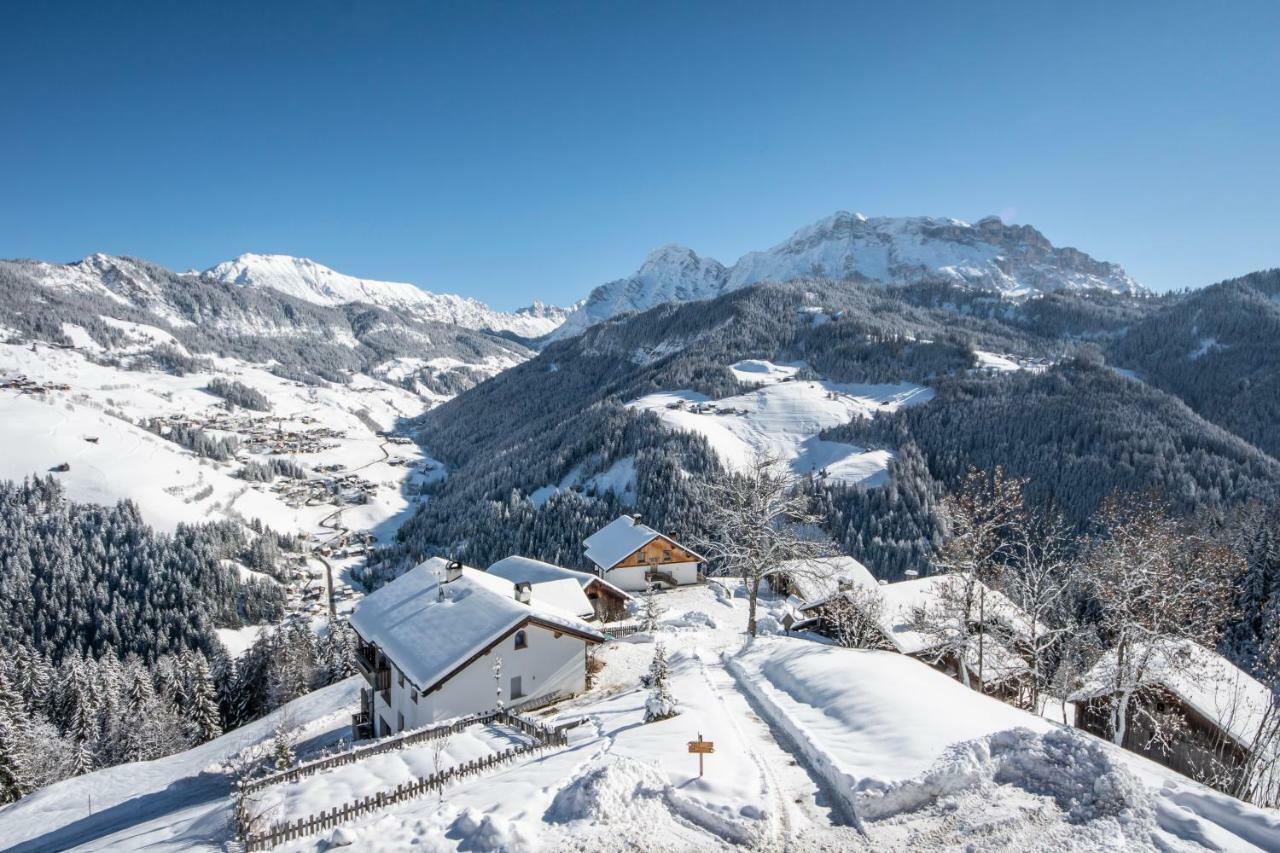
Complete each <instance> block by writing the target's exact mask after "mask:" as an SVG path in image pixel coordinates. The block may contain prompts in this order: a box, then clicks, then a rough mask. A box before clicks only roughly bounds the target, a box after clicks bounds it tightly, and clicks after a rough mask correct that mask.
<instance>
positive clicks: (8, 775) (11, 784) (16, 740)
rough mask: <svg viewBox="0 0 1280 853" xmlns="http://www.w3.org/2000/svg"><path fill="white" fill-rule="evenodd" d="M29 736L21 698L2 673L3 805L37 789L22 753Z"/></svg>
mask: <svg viewBox="0 0 1280 853" xmlns="http://www.w3.org/2000/svg"><path fill="white" fill-rule="evenodd" d="M28 735H29V733H28V732H27V726H26V711H25V710H24V709H23V707H22V699H21V697H20V696H19V695H18V693H17V691H16V690H14V689H13V688H12V686H11V685H10V683H9V679H8V677H7V676H6V675H5V674H4V672H3V671H0V805H2V804H4V803H12V802H14V801H15V800H17V799H19V798H21V797H23V796H25V795H26V794H27V793H28V792H29V791H31V790H32V788H33V787H34V786H33V785H32V783H31V779H30V778H28V774H27V768H26V766H25V765H26V761H25V755H24V754H23V746H24V742H25V741H26V740H27V738H28Z"/></svg>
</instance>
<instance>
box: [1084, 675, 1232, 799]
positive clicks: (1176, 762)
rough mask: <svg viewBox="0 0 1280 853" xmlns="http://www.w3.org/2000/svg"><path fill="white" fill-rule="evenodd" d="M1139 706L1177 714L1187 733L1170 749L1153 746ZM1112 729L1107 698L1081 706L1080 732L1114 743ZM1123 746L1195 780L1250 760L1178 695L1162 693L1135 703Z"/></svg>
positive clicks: (1139, 698)
mask: <svg viewBox="0 0 1280 853" xmlns="http://www.w3.org/2000/svg"><path fill="white" fill-rule="evenodd" d="M1139 704H1141V705H1142V706H1143V707H1145V708H1147V709H1150V710H1152V711H1156V712H1170V711H1173V712H1176V713H1178V714H1181V715H1182V717H1183V719H1184V723H1185V730H1184V731H1183V732H1182V734H1181V736H1180V737H1179V738H1178V739H1177V741H1176V742H1175V743H1173V744H1172V745H1171V746H1170V747H1169V748H1168V749H1165V748H1163V747H1162V746H1160V745H1159V744H1154V743H1152V738H1151V736H1152V729H1151V726H1150V722H1149V721H1148V720H1146V719H1145V718H1144V716H1143V715H1142V714H1141V713H1138V709H1137V707H1135V706H1137V705H1139ZM1110 726H1111V714H1110V710H1109V707H1108V704H1107V700H1106V699H1105V698H1102V699H1091V700H1089V701H1088V702H1086V703H1083V704H1082V705H1080V706H1077V710H1076V727H1077V728H1080V729H1083V730H1085V731H1087V732H1089V733H1090V734H1094V735H1097V736H1098V737H1100V738H1103V739H1104V740H1110V739H1111V734H1110ZM1122 746H1123V747H1124V748H1125V749H1127V750H1129V751H1130V752H1136V753H1138V754H1139V755H1142V756H1145V757H1146V758H1149V759H1151V760H1152V761H1155V762H1156V763H1158V764H1163V765H1164V766H1166V767H1169V768H1171V769H1173V770H1176V771H1178V772H1179V773H1182V774H1183V775H1186V776H1190V777H1191V778H1193V779H1195V778H1199V777H1200V775H1201V774H1202V773H1203V772H1204V770H1205V769H1206V768H1208V767H1210V766H1215V765H1216V766H1219V767H1223V768H1232V769H1235V768H1239V767H1240V766H1241V765H1243V763H1244V761H1245V758H1246V756H1245V753H1244V752H1243V751H1242V750H1241V749H1240V748H1239V747H1237V746H1236V745H1235V744H1234V742H1232V741H1230V740H1229V739H1228V738H1227V737H1226V736H1225V735H1224V734H1223V732H1222V731H1221V730H1220V729H1219V728H1218V727H1217V726H1216V725H1215V724H1214V723H1212V722H1211V721H1209V720H1207V719H1206V718H1205V717H1203V716H1202V715H1201V714H1200V713H1199V712H1197V711H1196V710H1195V709H1194V708H1192V707H1190V706H1189V705H1186V704H1185V703H1183V702H1182V700H1181V699H1179V698H1178V697H1177V696H1175V695H1174V694H1172V693H1170V692H1168V691H1165V690H1161V689H1152V690H1144V691H1142V693H1140V694H1139V695H1138V696H1136V697H1135V698H1134V699H1133V700H1131V704H1130V707H1129V714H1128V718H1127V725H1126V727H1125V736H1124V743H1123V744H1122Z"/></svg>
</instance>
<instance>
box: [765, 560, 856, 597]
mask: <svg viewBox="0 0 1280 853" xmlns="http://www.w3.org/2000/svg"><path fill="white" fill-rule="evenodd" d="M779 569H780V570H781V571H784V572H786V571H788V570H792V571H793V572H794V573H793V574H792V575H791V588H792V589H793V590H794V591H795V596H796V598H798V599H800V600H801V601H803V602H805V606H806V607H809V606H813V605H815V604H817V603H820V602H822V601H825V600H828V599H830V597H831V596H833V595H835V594H836V593H837V592H839V591H840V589H841V587H843V586H845V585H852V586H854V587H867V588H871V587H876V586H878V585H879V582H878V581H876V579H875V577H874V576H873V575H872V574H871V572H870V570H869V569H867V567H866V566H864V565H862V563H859V562H858V561H857V560H855V559H854V558H853V557H846V556H838V557H824V558H822V559H820V560H813V561H804V560H793V561H790V562H786V563H783V564H782V565H781V566H780V567H779Z"/></svg>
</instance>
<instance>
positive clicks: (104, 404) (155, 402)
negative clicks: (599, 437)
mask: <svg viewBox="0 0 1280 853" xmlns="http://www.w3.org/2000/svg"><path fill="white" fill-rule="evenodd" d="M118 322H121V323H123V321H118ZM124 325H126V326H128V327H129V328H130V329H131V333H133V334H137V335H144V334H150V331H149V330H154V331H155V332H161V333H163V332H162V330H158V329H154V327H151V326H143V325H140V324H124ZM163 334H167V333H163ZM210 361H211V366H212V370H211V371H200V372H193V373H188V374H186V375H185V376H174V375H171V374H168V373H159V372H148V371H130V370H121V369H119V368H117V367H112V366H110V365H105V364H97V363H95V362H93V361H90V360H89V359H88V358H87V357H86V353H84V352H79V351H73V350H64V349H55V348H48V347H39V348H38V349H37V351H35V352H32V351H31V348H30V347H29V346H21V345H10V344H0V376H4V377H11V376H19V375H22V376H26V377H27V378H29V379H31V380H33V381H36V382H41V383H49V384H63V383H65V384H66V385H68V386H70V388H69V390H66V391H62V390H47V391H45V392H44V393H41V394H21V395H19V394H15V393H12V392H8V391H0V437H2V438H3V439H4V440H3V441H0V478H3V479H13V480H20V479H22V478H23V477H27V476H31V475H33V474H39V475H41V476H44V475H45V474H46V473H47V472H48V471H49V469H50V468H52V467H54V466H56V465H60V464H62V463H63V462H66V463H69V464H70V466H71V469H70V470H69V471H67V472H64V473H57V474H54V475H53V476H55V477H57V478H58V480H59V481H60V482H61V483H62V484H63V485H64V487H65V488H66V489H67V492H68V496H69V497H70V498H71V499H72V500H76V501H82V502H92V503H100V504H114V503H116V502H117V501H119V500H124V499H128V500H132V501H134V502H135V503H136V504H138V507H139V509H140V510H141V511H142V515H143V518H144V519H145V520H146V521H147V523H148V524H151V525H153V526H155V527H157V528H159V529H161V530H172V529H173V528H174V527H175V526H176V525H177V524H179V523H195V522H200V521H205V520H209V519H211V518H221V519H234V520H249V519H253V518H258V519H261V520H262V521H263V522H264V523H265V524H267V525H269V526H271V527H272V528H274V529H276V530H278V531H283V532H305V533H313V534H318V535H322V536H326V537H327V536H330V535H332V533H333V531H332V529H331V528H326V527H325V526H322V524H321V522H322V521H323V520H324V519H325V518H326V517H327V516H331V515H332V514H333V513H334V510H335V507H333V506H332V505H329V504H316V505H307V506H290V505H289V504H288V503H286V502H285V501H284V500H283V499H282V498H281V497H280V496H279V495H277V494H276V493H274V492H272V491H271V490H270V488H269V486H267V485H264V484H251V483H248V482H246V481H244V480H240V479H238V478H236V477H234V476H233V475H234V473H235V471H236V470H237V469H238V468H240V467H241V464H242V462H241V461H235V462H226V463H217V462H213V461H212V460H208V459H202V458H200V457H198V456H196V455H195V454H193V453H191V452H190V451H188V450H186V449H184V448H183V447H181V446H179V445H178V444H175V443H174V442H171V441H168V440H167V439H164V438H162V437H160V436H157V435H155V434H154V433H151V432H150V431H148V430H145V429H143V428H142V427H140V426H136V425H135V424H136V423H141V422H143V421H145V420H147V419H150V418H157V417H158V418H167V417H169V416H171V415H181V416H184V417H191V418H206V417H210V416H212V415H214V414H218V413H223V414H225V412H223V411H222V409H221V408H220V407H219V400H218V398H216V397H214V396H212V395H210V394H209V393H207V392H206V391H205V390H204V389H205V388H206V387H207V386H208V384H209V382H210V380H211V379H212V378H214V377H215V376H221V377H225V378H229V379H233V380H235V381H238V382H241V383H243V384H245V385H248V386H249V387H251V388H253V389H255V390H257V391H260V392H262V393H263V394H264V395H266V396H267V398H268V399H269V400H270V401H271V403H272V411H271V413H270V414H269V415H266V414H261V413H244V412H241V415H242V416H243V418H244V419H245V422H246V423H247V422H248V420H249V419H257V420H261V421H263V422H267V423H269V424H270V427H271V428H275V427H277V426H278V427H281V428H284V429H295V430H305V429H310V428H319V427H325V428H328V429H331V430H333V431H335V432H336V433H339V434H341V435H342V437H341V438H335V439H332V441H333V443H335V444H336V445H337V446H336V447H333V448H330V449H328V450H325V451H323V452H322V453H318V454H302V455H299V456H296V457H294V460H295V461H297V462H299V463H301V464H302V465H303V466H304V467H311V466H313V465H319V464H326V465H333V464H336V465H339V466H341V467H343V468H344V469H346V470H349V471H354V472H358V473H359V474H360V475H361V476H363V477H364V478H366V479H368V480H370V481H372V482H374V483H376V484H378V485H379V488H378V490H377V491H376V493H374V494H373V495H372V496H371V498H370V501H369V502H368V503H367V504H363V505H351V506H347V507H344V508H343V509H342V517H341V518H342V522H343V523H344V524H345V526H346V527H348V528H350V529H356V530H360V529H363V530H370V531H373V532H374V533H375V534H376V535H377V536H378V537H379V538H381V539H386V538H387V537H389V536H390V535H391V534H392V532H393V531H394V528H395V527H396V526H397V522H398V521H399V520H400V519H402V518H403V517H405V516H406V515H407V514H409V513H410V512H412V510H413V508H414V505H413V503H412V498H411V496H410V494H409V489H408V488H406V486H408V485H411V484H416V483H417V482H423V481H427V480H430V479H436V478H439V477H441V476H443V472H444V469H443V466H441V465H439V464H438V463H435V462H434V461H432V460H430V459H428V458H427V457H425V456H424V455H423V454H422V452H421V450H420V449H419V448H418V447H416V446H414V445H394V444H387V443H386V442H385V440H384V439H383V438H381V437H379V436H378V435H376V433H375V432H374V430H373V429H372V428H371V426H370V424H373V425H376V427H377V428H379V429H384V430H385V429H390V428H392V427H394V426H395V425H396V424H397V423H398V422H400V421H401V420H402V419H407V418H411V417H414V416H416V415H419V414H421V413H422V412H423V411H425V409H426V408H427V403H426V401H424V400H423V399H422V398H420V397H418V396H417V395H414V394H412V393H410V392H408V391H406V390H404V389H403V388H399V387H397V386H394V385H390V384H386V383H383V382H381V381H379V380H377V379H374V378H372V377H368V376H363V375H356V376H354V377H353V379H352V381H351V383H350V384H349V385H345V386H338V385H331V386H327V387H311V386H299V385H298V384H297V383H294V382H290V381H288V380H285V379H282V378H280V377H278V376H275V375H274V374H272V373H270V372H269V371H268V370H266V369H265V367H263V366H258V365H252V364H248V363H245V362H243V361H239V360H236V359H229V358H214V359H210ZM304 419H308V420H304ZM89 438H97V439H98V441H97V442H96V443H95V442H90V441H87V440H86V439H89ZM242 456H243V457H244V458H245V459H251V458H252V459H257V460H259V461H261V460H262V459H264V458H266V454H256V455H255V454H249V453H247V452H244V451H242ZM391 461H396V462H403V463H408V464H397V465H391V464H389V463H390V462H391ZM422 464H429V465H431V466H432V471H431V472H430V473H427V474H420V473H418V471H417V470H416V468H417V466H419V465H422Z"/></svg>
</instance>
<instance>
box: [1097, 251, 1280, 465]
mask: <svg viewBox="0 0 1280 853" xmlns="http://www.w3.org/2000/svg"><path fill="white" fill-rule="evenodd" d="M1277 341H1280V269H1273V270H1267V271H1265V272H1256V273H1253V274H1251V275H1247V276H1244V277H1242V278H1237V279H1232V280H1231V281H1224V282H1222V283H1220V284H1215V285H1213V286H1211V287H1206V288H1204V289H1203V290H1196V291H1191V292H1190V293H1187V294H1186V295H1185V296H1183V297H1182V298H1180V299H1176V300H1170V301H1169V302H1168V304H1167V305H1165V306H1164V307H1163V308H1162V309H1161V310H1160V311H1157V312H1155V313H1153V314H1152V315H1151V316H1150V317H1148V318H1146V319H1145V320H1143V321H1142V322H1139V323H1136V324H1135V325H1134V326H1133V328H1131V329H1129V330H1128V332H1127V333H1126V334H1125V335H1124V336H1123V337H1122V338H1120V339H1119V340H1117V341H1116V343H1115V346H1114V349H1113V352H1112V353H1111V358H1112V360H1113V361H1115V363H1116V364H1118V365H1121V366H1123V367H1128V368H1132V369H1134V370H1137V371H1138V372H1139V375H1141V376H1142V378H1143V379H1144V380H1146V381H1147V382H1150V383H1151V384H1152V385H1155V386H1156V387H1158V388H1161V389H1163V390H1165V391H1168V392H1169V393H1171V394H1175V395H1177V396H1178V397H1180V398H1182V400H1183V401H1185V402H1186V403H1187V405H1189V406H1190V407H1191V408H1192V409H1195V411H1196V412H1198V413H1199V414H1200V415H1201V416H1202V417H1204V418H1205V419H1206V420H1209V421H1212V422H1213V423H1215V424H1218V425H1219V426H1221V427H1224V428H1226V429H1228V430H1231V431H1232V432H1234V433H1236V434H1237V435H1239V436H1241V437H1242V438H1244V439H1246V440H1247V441H1249V442H1251V443H1253V444H1254V445H1256V446H1258V447H1259V448H1261V449H1262V450H1264V451H1266V452H1267V453H1269V454H1271V455H1272V456H1273V457H1277V458H1280V428H1277V424H1280V346H1277V345H1276V344H1277Z"/></svg>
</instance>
